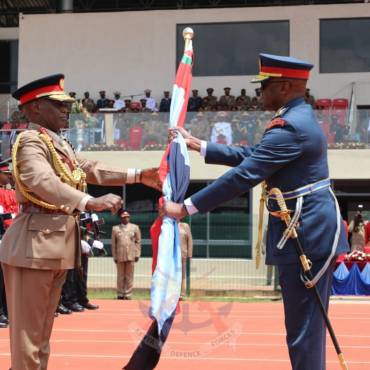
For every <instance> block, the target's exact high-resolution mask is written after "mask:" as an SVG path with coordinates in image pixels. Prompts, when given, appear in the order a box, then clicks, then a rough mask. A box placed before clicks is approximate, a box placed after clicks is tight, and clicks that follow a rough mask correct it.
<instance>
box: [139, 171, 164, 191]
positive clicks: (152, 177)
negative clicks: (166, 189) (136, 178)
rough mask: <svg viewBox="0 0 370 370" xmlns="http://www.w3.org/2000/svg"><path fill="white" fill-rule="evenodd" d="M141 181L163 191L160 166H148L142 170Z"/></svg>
mask: <svg viewBox="0 0 370 370" xmlns="http://www.w3.org/2000/svg"><path fill="white" fill-rule="evenodd" d="M140 182H141V183H142V184H144V185H146V186H149V187H150V188H154V189H156V190H158V191H160V192H161V191H162V182H161V180H160V178H159V172H158V168H147V169H145V170H142V171H141V176H140Z"/></svg>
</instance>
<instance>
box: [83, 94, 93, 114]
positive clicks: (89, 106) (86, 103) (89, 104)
mask: <svg viewBox="0 0 370 370" xmlns="http://www.w3.org/2000/svg"><path fill="white" fill-rule="evenodd" d="M82 106H83V107H84V108H85V109H86V111H87V112H89V113H93V112H95V102H94V100H93V99H91V98H90V93H89V92H88V91H85V92H84V98H83V99H82Z"/></svg>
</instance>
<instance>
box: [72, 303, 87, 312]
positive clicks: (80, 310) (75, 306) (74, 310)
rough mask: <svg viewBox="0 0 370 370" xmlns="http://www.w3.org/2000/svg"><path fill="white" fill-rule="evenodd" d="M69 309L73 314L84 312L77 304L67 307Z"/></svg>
mask: <svg viewBox="0 0 370 370" xmlns="http://www.w3.org/2000/svg"><path fill="white" fill-rule="evenodd" d="M69 309H70V310H72V311H73V312H82V311H85V309H84V308H83V307H82V306H81V305H80V304H79V303H77V302H76V303H73V304H71V305H70V306H69Z"/></svg>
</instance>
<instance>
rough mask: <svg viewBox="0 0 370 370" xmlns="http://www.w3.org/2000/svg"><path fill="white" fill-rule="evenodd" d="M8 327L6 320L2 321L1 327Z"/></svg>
mask: <svg viewBox="0 0 370 370" xmlns="http://www.w3.org/2000/svg"><path fill="white" fill-rule="evenodd" d="M7 327H8V324H7V323H6V322H0V329H5V328H7Z"/></svg>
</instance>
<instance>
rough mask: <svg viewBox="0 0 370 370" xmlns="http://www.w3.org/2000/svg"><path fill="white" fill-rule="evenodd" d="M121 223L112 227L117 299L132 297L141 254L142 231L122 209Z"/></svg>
mask: <svg viewBox="0 0 370 370" xmlns="http://www.w3.org/2000/svg"><path fill="white" fill-rule="evenodd" d="M119 216H120V218H121V224H120V225H116V226H113V228H112V256H113V260H114V262H115V264H116V266H117V299H131V294H132V289H133V286H134V264H135V262H137V261H139V258H140V254H141V233H140V229H139V226H138V225H135V224H132V223H131V222H130V214H129V213H128V212H127V211H125V210H122V211H121V213H120V215H119Z"/></svg>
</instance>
